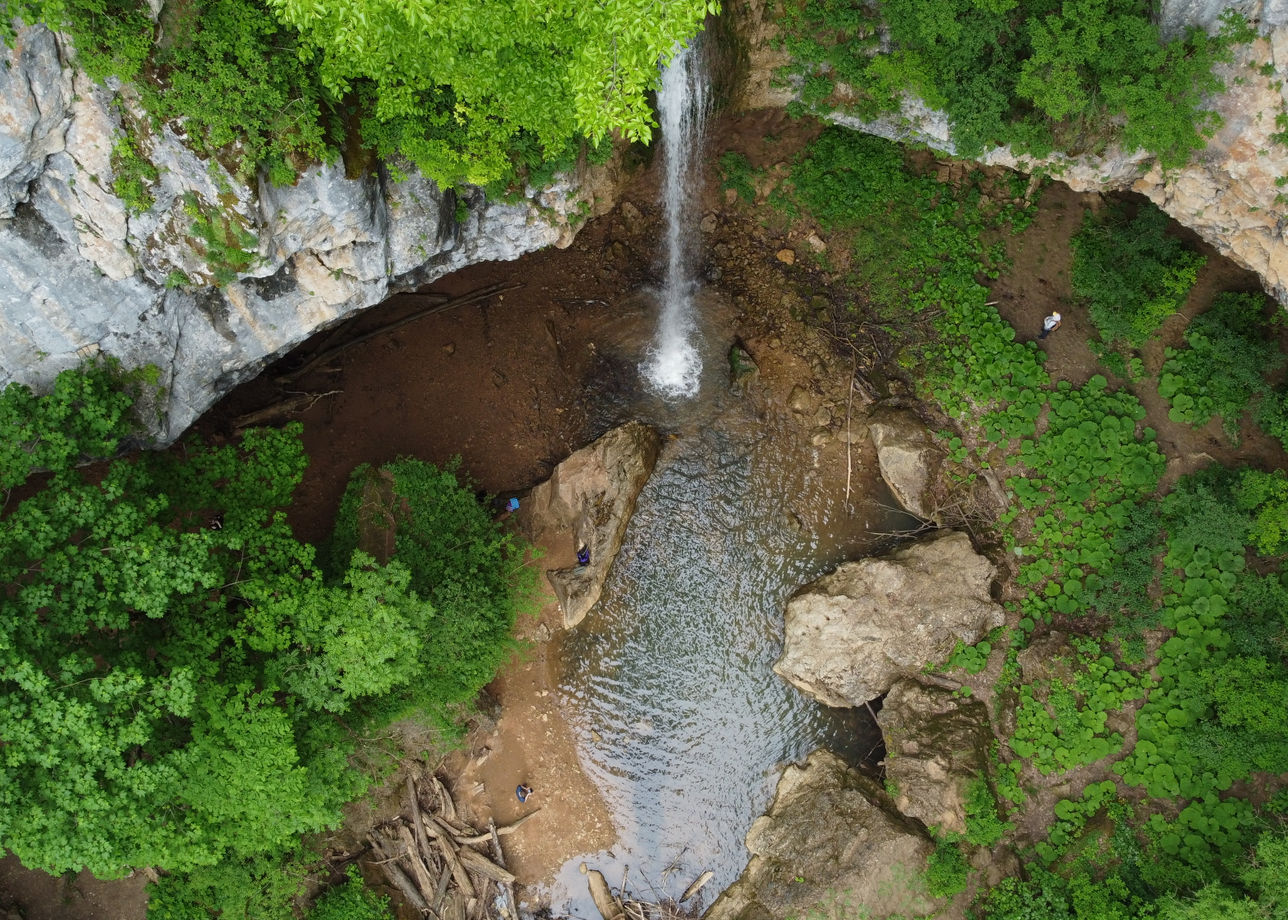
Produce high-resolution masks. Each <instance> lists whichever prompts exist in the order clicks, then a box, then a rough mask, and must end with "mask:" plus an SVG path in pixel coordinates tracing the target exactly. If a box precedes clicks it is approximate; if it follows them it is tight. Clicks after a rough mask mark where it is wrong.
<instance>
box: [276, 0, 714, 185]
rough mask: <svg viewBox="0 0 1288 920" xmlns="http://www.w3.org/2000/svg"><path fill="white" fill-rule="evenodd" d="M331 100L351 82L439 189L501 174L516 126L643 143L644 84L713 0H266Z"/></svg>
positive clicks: (556, 146)
mask: <svg viewBox="0 0 1288 920" xmlns="http://www.w3.org/2000/svg"><path fill="white" fill-rule="evenodd" d="M269 2H270V5H271V7H272V9H273V11H274V12H275V13H276V14H277V16H278V17H279V19H280V20H281V21H282V22H283V23H285V24H287V25H290V26H292V27H293V28H295V29H298V30H299V32H300V34H301V36H302V39H303V41H304V42H305V45H306V47H309V48H311V49H313V51H314V52H315V53H316V55H317V57H318V64H317V66H318V73H319V75H320V78H321V80H322V83H323V85H324V86H326V87H327V89H328V90H329V91H330V92H331V93H332V94H333V95H335V96H336V97H342V96H345V95H346V94H348V93H349V92H350V91H353V90H359V91H361V92H362V93H363V94H364V98H366V99H368V100H369V101H370V103H371V105H372V118H373V119H374V121H375V122H376V123H377V124H378V126H383V130H384V131H385V133H384V134H382V135H380V136H381V137H382V138H383V139H384V140H385V142H386V143H388V144H389V145H390V146H392V145H394V144H396V145H397V147H398V149H400V150H401V151H402V153H404V154H405V155H406V156H407V157H408V158H409V159H411V160H412V162H414V163H416V164H417V166H419V167H420V169H421V170H422V171H423V172H425V173H426V174H427V175H429V176H431V177H433V178H434V179H436V180H438V181H439V182H442V183H444V184H446V185H453V184H456V183H458V182H461V181H465V182H471V183H475V184H485V183H487V182H490V181H492V180H494V179H496V178H498V177H499V176H501V175H502V174H503V160H504V158H505V155H506V152H507V151H508V150H509V149H510V148H511V146H512V145H513V144H514V143H515V142H516V141H517V140H518V138H519V137H520V136H521V135H522V134H529V135H531V136H532V137H534V138H535V139H536V141H537V142H538V143H539V145H540V146H541V147H542V149H543V150H545V151H547V152H548V153H550V154H558V153H560V152H561V151H562V150H563V149H564V148H565V147H566V146H567V144H568V143H569V141H570V140H571V139H573V138H574V137H576V136H580V135H584V136H586V137H588V138H590V139H591V141H592V142H594V143H598V142H599V140H600V139H601V138H603V137H604V135H605V134H606V133H608V132H609V131H612V130H618V131H621V132H622V133H623V134H624V135H625V136H626V137H628V138H630V139H631V140H643V141H647V140H648V139H649V137H650V134H651V129H650V124H651V115H650V112H649V108H648V103H647V102H646V100H645V96H644V94H645V92H646V91H647V90H648V89H649V88H651V87H652V86H653V85H654V84H655V82H656V79H657V64H658V61H659V60H666V59H668V58H669V57H670V56H671V55H672V53H673V51H674V49H675V46H676V43H677V42H684V41H687V40H689V39H690V38H691V37H692V36H693V35H694V34H695V33H696V32H697V31H698V30H699V28H701V25H702V20H703V18H704V17H705V16H706V15H707V14H708V13H715V12H718V10H719V4H718V3H717V2H715V0H661V2H659V3H654V4H650V5H648V6H647V7H646V8H641V7H640V6H639V4H636V3H631V2H628V0H609V2H605V3H599V4H589V5H588V4H585V3H581V2H577V0H542V2H540V3H528V2H516V0H489V2H486V3H478V2H475V0H452V2H429V0H413V2H410V3H406V2H394V0H371V2H367V3H363V4H361V5H360V6H357V7H355V6H354V5H353V4H350V3H344V2H340V0H269Z"/></svg>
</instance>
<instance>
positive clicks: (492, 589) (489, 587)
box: [330, 459, 536, 705]
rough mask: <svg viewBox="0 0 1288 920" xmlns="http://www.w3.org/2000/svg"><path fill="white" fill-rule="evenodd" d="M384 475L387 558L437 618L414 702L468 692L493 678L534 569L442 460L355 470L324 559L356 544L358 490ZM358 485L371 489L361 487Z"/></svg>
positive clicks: (417, 664)
mask: <svg viewBox="0 0 1288 920" xmlns="http://www.w3.org/2000/svg"><path fill="white" fill-rule="evenodd" d="M382 475H387V476H390V477H392V481H393V495H394V501H393V506H392V510H391V511H390V512H389V513H390V514H391V516H392V518H393V520H394V525H395V533H396V537H395V544H394V555H393V559H394V560H395V561H396V562H397V563H399V564H400V565H402V566H405V567H406V568H407V570H408V572H409V573H410V587H411V589H412V590H413V591H416V592H417V593H418V594H421V595H423V596H424V597H426V598H427V599H428V601H429V602H430V604H432V605H433V607H434V610H435V611H436V614H437V617H438V622H439V624H440V627H439V628H437V629H435V630H434V631H433V633H432V635H430V636H428V637H426V638H425V639H424V640H423V644H422V645H421V647H420V650H419V653H418V655H419V658H416V657H414V656H413V657H412V658H411V659H410V661H411V663H410V664H409V666H410V667H412V668H413V669H414V671H415V674H416V680H415V688H416V689H415V691H414V693H413V699H414V700H416V701H417V705H423V701H432V702H433V703H434V704H437V705H441V704H443V703H450V702H463V701H466V700H469V699H472V698H473V696H474V695H475V694H476V693H477V692H478V691H479V689H480V688H481V687H482V686H483V685H484V684H486V683H487V682H488V681H489V680H491V679H492V676H493V674H494V673H495V672H496V668H497V667H498V666H499V665H500V664H501V661H502V660H503V658H504V656H505V655H506V654H507V652H508V650H509V648H510V646H509V645H508V637H509V635H510V632H511V630H512V629H513V626H514V619H515V615H516V612H517V611H519V610H524V609H528V605H529V604H530V602H531V601H532V599H533V597H534V594H533V592H534V590H535V585H536V573H535V570H534V569H532V568H530V567H525V566H524V565H523V558H524V548H523V547H521V546H519V545H518V544H516V543H515V542H514V540H513V539H512V538H511V537H510V536H509V535H507V534H504V533H502V532H501V531H500V529H499V528H498V527H497V525H496V524H495V523H494V522H493V521H492V519H491V517H490V516H489V514H488V512H487V509H486V507H485V506H483V505H482V504H480V503H479V502H478V501H476V500H475V498H474V496H473V493H472V491H471V490H470V488H469V487H468V483H466V484H462V483H461V482H460V480H459V479H458V475H457V465H456V464H451V465H449V466H447V467H445V468H442V469H440V468H438V467H435V466H434V465H433V464H430V463H424V462H422V461H419V460H413V459H401V460H397V461H395V462H393V463H390V464H387V465H386V466H384V467H383V468H382V469H381V470H380V471H377V470H374V469H372V468H371V467H368V466H362V467H359V468H358V469H357V470H355V471H354V473H353V476H352V477H351V479H350V481H349V487H348V489H347V490H346V491H345V494H344V498H343V499H342V500H341V503H340V512H339V514H338V516H337V520H336V530H335V534H334V536H333V537H332V542H331V547H330V559H331V562H330V566H331V567H332V571H333V572H336V573H338V572H339V571H341V570H340V569H339V568H338V563H339V562H340V561H342V560H344V559H345V558H346V556H347V554H350V553H352V551H353V549H354V548H355V547H357V546H358V545H359V542H360V534H361V532H362V529H363V527H364V523H363V514H362V510H361V509H360V508H359V504H360V502H361V501H362V500H363V496H364V489H365V488H366V487H367V485H368V483H370V482H371V480H372V479H373V478H374V479H378V478H379V477H381V476H382ZM366 494H369V492H368V493H366Z"/></svg>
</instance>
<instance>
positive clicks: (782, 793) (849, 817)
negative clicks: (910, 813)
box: [705, 751, 935, 920]
mask: <svg viewBox="0 0 1288 920" xmlns="http://www.w3.org/2000/svg"><path fill="white" fill-rule="evenodd" d="M880 801H881V792H880V788H879V787H878V786H877V785H876V783H874V782H873V781H872V780H870V779H867V778H866V777H864V776H862V775H861V774H859V773H858V772H857V771H855V770H853V769H851V768H850V767H847V766H846V765H845V763H844V762H843V761H842V760H841V759H840V758H839V757H837V756H836V755H835V754H832V753H830V752H828V751H815V752H814V753H813V754H811V755H810V756H809V759H808V760H807V761H806V762H805V764H804V766H795V765H792V766H789V767H788V768H787V769H786V770H784V771H783V775H782V777H781V778H780V779H779V781H778V789H777V791H776V792H775V793H774V802H773V805H771V806H770V808H769V811H768V812H767V813H766V814H765V815H763V816H761V817H759V818H757V819H756V820H755V822H754V823H753V824H752V826H751V830H750V831H749V832H748V833H747V849H748V850H750V851H751V861H750V862H749V863H748V864H747V868H746V870H745V871H744V872H743V874H742V876H741V877H740V878H739V879H738V881H736V882H735V883H734V884H733V885H731V886H730V887H729V888H728V889H726V890H725V892H724V893H723V894H722V895H720V897H719V898H718V899H717V900H716V902H715V904H713V905H712V906H711V909H710V910H709V911H707V913H706V915H705V918H706V920H768V918H783V917H807V916H810V917H812V916H825V917H832V916H836V917H859V916H862V917H870V918H873V920H877V918H883V917H892V916H904V917H920V916H926V915H927V914H931V913H934V912H935V901H934V899H932V898H931V897H930V896H929V895H928V894H927V893H926V891H925V887H924V882H923V881H922V875H921V874H922V872H924V870H925V867H926V859H927V857H928V856H929V854H930V851H931V850H932V849H934V845H933V844H932V843H931V841H930V839H929V838H928V837H927V836H926V834H925V832H924V831H922V830H921V829H919V828H918V827H916V826H915V825H914V824H913V823H912V822H910V821H908V820H907V819H905V818H902V817H900V816H899V815H897V814H895V813H892V812H890V811H887V810H886V809H885V808H883V807H882V806H881V805H880V804H878V803H879V802H880Z"/></svg>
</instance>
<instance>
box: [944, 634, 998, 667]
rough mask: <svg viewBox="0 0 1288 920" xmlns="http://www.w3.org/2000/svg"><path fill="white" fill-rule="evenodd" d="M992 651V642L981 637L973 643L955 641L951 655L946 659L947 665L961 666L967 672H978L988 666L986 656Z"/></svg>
mask: <svg viewBox="0 0 1288 920" xmlns="http://www.w3.org/2000/svg"><path fill="white" fill-rule="evenodd" d="M992 652H993V643H991V642H989V641H988V640H987V639H981V640H980V641H979V642H977V643H975V644H974V645H965V644H963V643H962V642H958V643H957V647H956V648H955V649H953V656H952V657H951V658H949V659H948V665H949V667H953V668H961V669H963V670H964V671H965V672H966V673H967V674H978V673H979V672H980V671H982V670H984V669H985V668H986V667H988V656H989V655H990V654H992Z"/></svg>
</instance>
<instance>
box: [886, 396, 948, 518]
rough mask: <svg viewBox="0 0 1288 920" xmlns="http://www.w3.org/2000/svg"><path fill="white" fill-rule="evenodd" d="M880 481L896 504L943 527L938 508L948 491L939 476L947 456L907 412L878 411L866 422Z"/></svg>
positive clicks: (920, 424)
mask: <svg viewBox="0 0 1288 920" xmlns="http://www.w3.org/2000/svg"><path fill="white" fill-rule="evenodd" d="M868 433H869V434H870V435H871V437H872V443H873V444H875V445H876V448H877V462H878V463H879V464H880V466H881V478H882V479H884V480H885V481H886V485H888V486H889V487H890V491H891V492H892V493H894V497H895V498H896V499H898V501H899V504H901V505H903V507H905V508H907V509H908V510H909V511H910V512H912V513H913V514H915V515H916V516H917V517H919V518H922V519H924V520H929V521H934V522H935V523H937V524H942V523H943V522H942V520H941V518H940V512H939V507H940V504H941V501H942V499H943V498H944V493H945V492H946V491H947V489H946V487H945V485H944V483H943V482H942V479H941V476H940V470H941V468H942V466H943V463H944V460H945V457H946V455H945V454H944V452H943V450H941V449H940V448H939V447H937V446H936V445H935V443H934V439H933V436H932V435H931V433H930V429H928V428H927V427H926V425H925V423H924V422H922V421H921V419H920V418H918V417H917V414H916V413H915V412H913V411H911V410H910V409H891V410H877V411H876V412H874V413H873V414H872V416H871V417H870V418H869V421H868Z"/></svg>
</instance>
